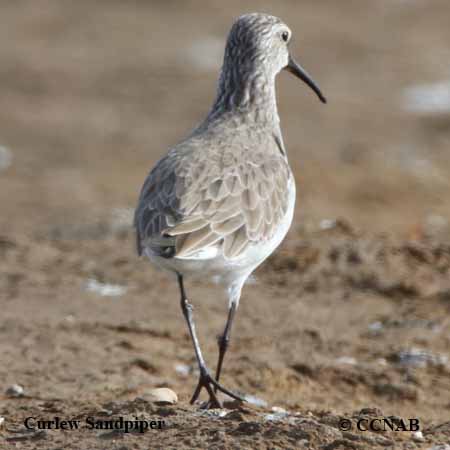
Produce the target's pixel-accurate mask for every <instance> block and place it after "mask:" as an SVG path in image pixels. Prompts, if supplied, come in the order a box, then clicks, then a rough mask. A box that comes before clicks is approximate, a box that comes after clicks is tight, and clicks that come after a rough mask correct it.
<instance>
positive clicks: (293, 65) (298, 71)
mask: <svg viewBox="0 0 450 450" xmlns="http://www.w3.org/2000/svg"><path fill="white" fill-rule="evenodd" d="M286 70H288V71H289V72H291V73H292V74H294V75H295V76H296V77H298V78H300V80H303V81H304V82H305V83H306V84H307V85H308V86H309V87H310V88H311V89H312V90H313V91H314V92H315V93H316V94H317V97H319V99H320V101H321V102H322V103H326V102H327V99H326V98H325V97H324V96H323V94H322V92H321V91H320V89H319V86H317V84H316V83H315V82H314V80H313V79H312V78H311V77H310V76H309V74H308V72H306V70H305V69H303V67H302V66H301V65H300V64H298V63H297V62H296V61H295V60H294V59H293V58H292V57H291V56H289V63H288V65H287V66H286Z"/></svg>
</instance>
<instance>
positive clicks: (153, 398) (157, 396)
mask: <svg viewBox="0 0 450 450" xmlns="http://www.w3.org/2000/svg"><path fill="white" fill-rule="evenodd" d="M143 398H144V399H145V400H147V401H149V402H152V403H156V404H158V405H159V404H161V405H167V404H170V405H174V404H175V403H177V402H178V396H177V394H176V393H175V392H174V391H172V389H169V388H156V389H152V390H151V391H148V392H147V393H146V394H144V396H143Z"/></svg>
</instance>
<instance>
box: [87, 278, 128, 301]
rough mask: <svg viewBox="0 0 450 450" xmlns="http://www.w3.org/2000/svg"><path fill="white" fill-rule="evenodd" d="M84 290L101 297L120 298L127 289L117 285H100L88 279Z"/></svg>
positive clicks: (94, 280) (92, 279)
mask: <svg viewBox="0 0 450 450" xmlns="http://www.w3.org/2000/svg"><path fill="white" fill-rule="evenodd" d="M85 289H86V290H87V291H89V292H95V293H96V294H99V295H101V296H102V297H120V296H121V295H123V294H125V292H126V291H127V288H126V287H125V286H121V285H119V284H110V283H100V282H99V281H97V280H96V279H94V278H89V280H87V282H86V284H85Z"/></svg>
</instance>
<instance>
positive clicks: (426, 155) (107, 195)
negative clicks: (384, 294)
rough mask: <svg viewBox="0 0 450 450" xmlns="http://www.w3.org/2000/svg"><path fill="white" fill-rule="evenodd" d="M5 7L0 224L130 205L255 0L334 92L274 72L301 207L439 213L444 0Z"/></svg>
mask: <svg viewBox="0 0 450 450" xmlns="http://www.w3.org/2000/svg"><path fill="white" fill-rule="evenodd" d="M0 7H1V19H0V20H1V29H0V33H1V35H0V38H1V43H2V44H1V46H0V58H1V68H0V98H1V99H2V104H3V108H2V109H1V112H0V114H1V117H0V145H1V146H2V150H1V152H0V159H1V162H0V170H1V172H0V202H1V205H2V212H3V213H2V215H1V217H0V230H18V229H28V230H32V231H34V232H35V231H37V230H39V229H46V228H47V227H48V225H50V224H53V225H57V224H59V225H64V224H65V223H69V224H73V223H75V222H77V221H83V220H92V219H99V218H101V217H103V216H105V215H108V214H109V213H110V212H111V210H112V209H114V208H132V207H134V205H135V203H136V197H137V195H138V191H139V189H140V186H141V183H142V181H143V179H144V177H145V175H146V173H147V170H148V169H149V168H150V167H151V166H152V165H153V163H154V162H155V161H156V159H157V158H159V157H160V156H161V155H163V154H164V152H165V151H166V150H167V149H168V148H169V147H170V146H171V145H173V144H175V143H176V142H177V141H178V140H180V139H181V138H182V137H184V136H185V135H186V134H187V133H188V132H189V131H190V130H191V128H192V127H193V126H194V125H195V124H197V123H198V122H199V121H200V120H201V119H202V118H203V117H204V115H205V114H206V113H207V111H208V108H209V107H210V104H211V102H212V101H213V99H214V95H215V88H216V81H217V77H218V71H219V69H220V65H221V61H222V54H223V48H224V41H225V38H226V35H227V33H228V29H229V27H230V24H231V23H232V21H233V19H234V18H235V17H236V16H238V15H240V14H242V13H244V12H249V11H255V10H257V11H265V12H268V13H272V14H274V15H278V16H280V17H282V18H283V19H285V21H286V22H287V23H288V24H289V26H290V27H291V28H292V30H293V32H294V40H293V42H292V44H291V49H292V53H293V54H294V55H295V56H296V57H297V58H298V60H299V61H300V62H301V63H302V64H303V65H304V66H305V67H306V68H307V70H308V71H309V72H310V73H311V74H312V76H313V77H314V79H316V80H317V82H318V83H319V85H320V86H321V88H322V90H323V91H324V92H325V94H326V95H327V97H328V98H329V104H328V105H327V106H322V105H321V104H320V103H318V102H317V99H316V98H314V96H313V95H312V93H311V92H310V91H309V89H308V88H307V87H306V86H304V85H303V84H302V83H300V82H298V80H296V79H295V78H293V77H292V76H290V75H289V74H287V73H283V74H281V75H280V76H279V78H278V99H279V110H280V115H281V119H282V127H283V130H284V135H285V141H286V145H287V148H288V151H289V158H290V161H291V164H292V165H293V167H294V169H295V173H296V178H297V180H298V184H299V189H298V191H299V193H298V200H299V208H298V210H297V218H298V219H303V220H304V221H307V222H308V221H311V222H312V223H315V222H317V221H320V220H322V219H323V218H334V217H345V218H346V219H348V220H349V221H351V222H352V223H354V224H355V225H357V226H361V227H364V228H365V229H374V230H377V231H385V230H389V231H394V230H395V231H399V232H409V231H411V229H412V228H414V227H417V226H430V224H431V226H434V225H437V226H442V227H443V226H444V225H445V224H446V223H447V220H448V217H449V213H450V197H449V196H448V195H447V193H448V189H449V185H448V184H449V176H448V174H449V172H450V152H449V149H450V65H449V64H450V63H449V61H450V45H449V42H450V27H448V18H449V15H450V6H449V3H448V1H446V0H432V1H427V2H425V1H420V0H376V1H375V0H346V1H343V2H337V1H332V0H329V1H327V0H324V1H320V2H315V1H307V0H304V1H283V2H264V1H261V2H258V1H247V2H243V1H233V0H231V1H227V2H223V1H214V0H213V1H208V2H198V1H183V2H177V1H164V2H163V1H137V0H136V1H127V2H123V1H100V2H91V1H83V0H80V1H76V2H73V1H64V0H63V1H46V0H40V1H37V2H33V1H23V0H21V1H16V2H8V1H3V2H1V4H0ZM30 217H32V220H30Z"/></svg>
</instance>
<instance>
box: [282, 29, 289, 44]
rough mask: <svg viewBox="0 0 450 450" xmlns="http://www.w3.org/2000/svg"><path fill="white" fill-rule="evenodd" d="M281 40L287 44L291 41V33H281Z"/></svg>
mask: <svg viewBox="0 0 450 450" xmlns="http://www.w3.org/2000/svg"><path fill="white" fill-rule="evenodd" d="M281 39H283V41H284V42H287V41H288V40H289V33H288V32H287V31H283V32H282V33H281Z"/></svg>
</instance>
